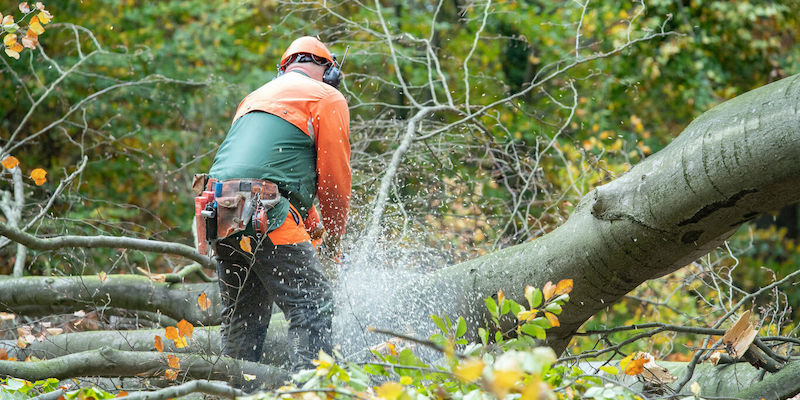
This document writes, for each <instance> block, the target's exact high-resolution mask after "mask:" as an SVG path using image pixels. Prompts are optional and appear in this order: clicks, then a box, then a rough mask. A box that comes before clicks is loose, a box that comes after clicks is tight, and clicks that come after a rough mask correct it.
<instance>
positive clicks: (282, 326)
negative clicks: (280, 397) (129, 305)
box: [0, 313, 289, 375]
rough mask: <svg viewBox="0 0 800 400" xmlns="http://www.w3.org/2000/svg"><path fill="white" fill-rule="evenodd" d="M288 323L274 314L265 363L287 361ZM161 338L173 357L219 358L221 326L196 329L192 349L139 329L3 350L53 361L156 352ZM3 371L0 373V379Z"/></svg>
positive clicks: (2, 345)
mask: <svg viewBox="0 0 800 400" xmlns="http://www.w3.org/2000/svg"><path fill="white" fill-rule="evenodd" d="M287 326H288V324H287V322H286V320H285V319H284V317H283V314H280V313H278V314H274V315H273V316H272V320H271V321H270V325H269V330H268V334H267V337H266V339H265V341H264V347H263V348H264V355H263V357H262V359H261V362H262V363H265V364H272V365H284V364H286V361H287V360H288V357H289V355H288V347H287V343H288V339H287V336H286V335H287ZM156 335H159V336H161V339H162V343H163V345H164V351H166V352H171V353H199V354H206V355H213V354H220V353H221V344H220V343H221V342H220V332H219V326H211V327H201V328H195V329H194V333H193V335H192V338H191V339H190V342H189V345H188V346H186V347H183V348H177V347H175V344H174V342H173V341H172V340H167V339H166V338H165V336H164V329H139V330H131V331H86V332H75V333H67V334H62V335H57V336H49V337H46V338H45V339H44V340H43V341H41V342H39V341H36V342H34V343H31V344H29V345H28V346H27V347H26V348H24V349H21V348H19V347H18V346H17V341H16V340H0V349H5V350H6V352H7V353H8V356H9V357H16V358H17V359H18V360H24V359H26V358H27V357H28V356H32V357H36V358H38V359H52V358H56V357H63V356H65V355H68V354H73V353H79V352H84V351H90V350H97V349H99V348H101V347H108V348H111V349H114V350H123V351H154V350H155V345H154V339H155V336H156ZM3 373H4V371H3V370H2V369H0V375H1V374H3Z"/></svg>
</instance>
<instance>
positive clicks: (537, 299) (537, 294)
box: [525, 288, 542, 308]
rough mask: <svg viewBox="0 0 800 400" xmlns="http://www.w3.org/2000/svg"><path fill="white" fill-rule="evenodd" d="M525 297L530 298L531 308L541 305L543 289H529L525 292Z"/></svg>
mask: <svg viewBox="0 0 800 400" xmlns="http://www.w3.org/2000/svg"><path fill="white" fill-rule="evenodd" d="M525 299H526V300H528V305H529V306H530V307H531V308H536V307H539V306H540V305H541V304H542V290H541V289H538V288H536V289H533V290H529V291H527V292H526V294H525Z"/></svg>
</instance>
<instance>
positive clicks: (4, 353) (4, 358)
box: [0, 348, 8, 361]
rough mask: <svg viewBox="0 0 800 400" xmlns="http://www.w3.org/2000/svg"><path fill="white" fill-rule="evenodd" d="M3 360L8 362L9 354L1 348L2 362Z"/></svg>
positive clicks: (0, 359) (0, 358) (0, 357)
mask: <svg viewBox="0 0 800 400" xmlns="http://www.w3.org/2000/svg"><path fill="white" fill-rule="evenodd" d="M2 360H8V352H7V351H6V349H2V348H0V361H2Z"/></svg>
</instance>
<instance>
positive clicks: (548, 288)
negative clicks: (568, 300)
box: [542, 281, 556, 300]
mask: <svg viewBox="0 0 800 400" xmlns="http://www.w3.org/2000/svg"><path fill="white" fill-rule="evenodd" d="M555 292H556V285H553V282H550V281H547V283H545V284H544V287H543V288H542V294H544V299H545V300H548V299H550V298H551V297H553V294H554V293H555Z"/></svg>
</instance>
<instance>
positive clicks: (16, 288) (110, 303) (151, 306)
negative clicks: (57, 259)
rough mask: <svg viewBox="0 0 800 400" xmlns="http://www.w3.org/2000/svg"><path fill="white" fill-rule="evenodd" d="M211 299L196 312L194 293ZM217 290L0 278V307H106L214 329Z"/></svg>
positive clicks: (138, 279)
mask: <svg viewBox="0 0 800 400" xmlns="http://www.w3.org/2000/svg"><path fill="white" fill-rule="evenodd" d="M202 293H205V294H206V296H207V298H208V299H210V300H212V302H211V306H210V307H208V309H206V310H202V309H201V308H200V306H199V305H198V303H197V298H198V296H200V294H202ZM218 299H219V286H218V285H217V284H216V283H197V284H166V283H158V282H154V281H152V280H151V279H150V278H147V277H144V276H139V275H109V276H107V277H105V278H104V279H101V278H100V277H98V276H67V277H55V276H52V277H39V276H36V277H23V278H10V279H0V309H2V310H3V311H8V312H17V311H18V310H19V309H21V308H28V309H29V308H30V307H32V306H39V310H40V311H48V310H49V311H57V312H63V311H64V309H65V307H66V308H67V309H72V310H75V311H76V310H81V309H84V308H86V307H110V308H122V309H126V310H139V311H149V312H154V313H161V314H164V315H166V316H168V317H170V318H173V319H175V320H180V319H186V320H187V321H189V322H191V323H192V324H199V325H206V326H207V325H219V321H220V305H219V300H218Z"/></svg>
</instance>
